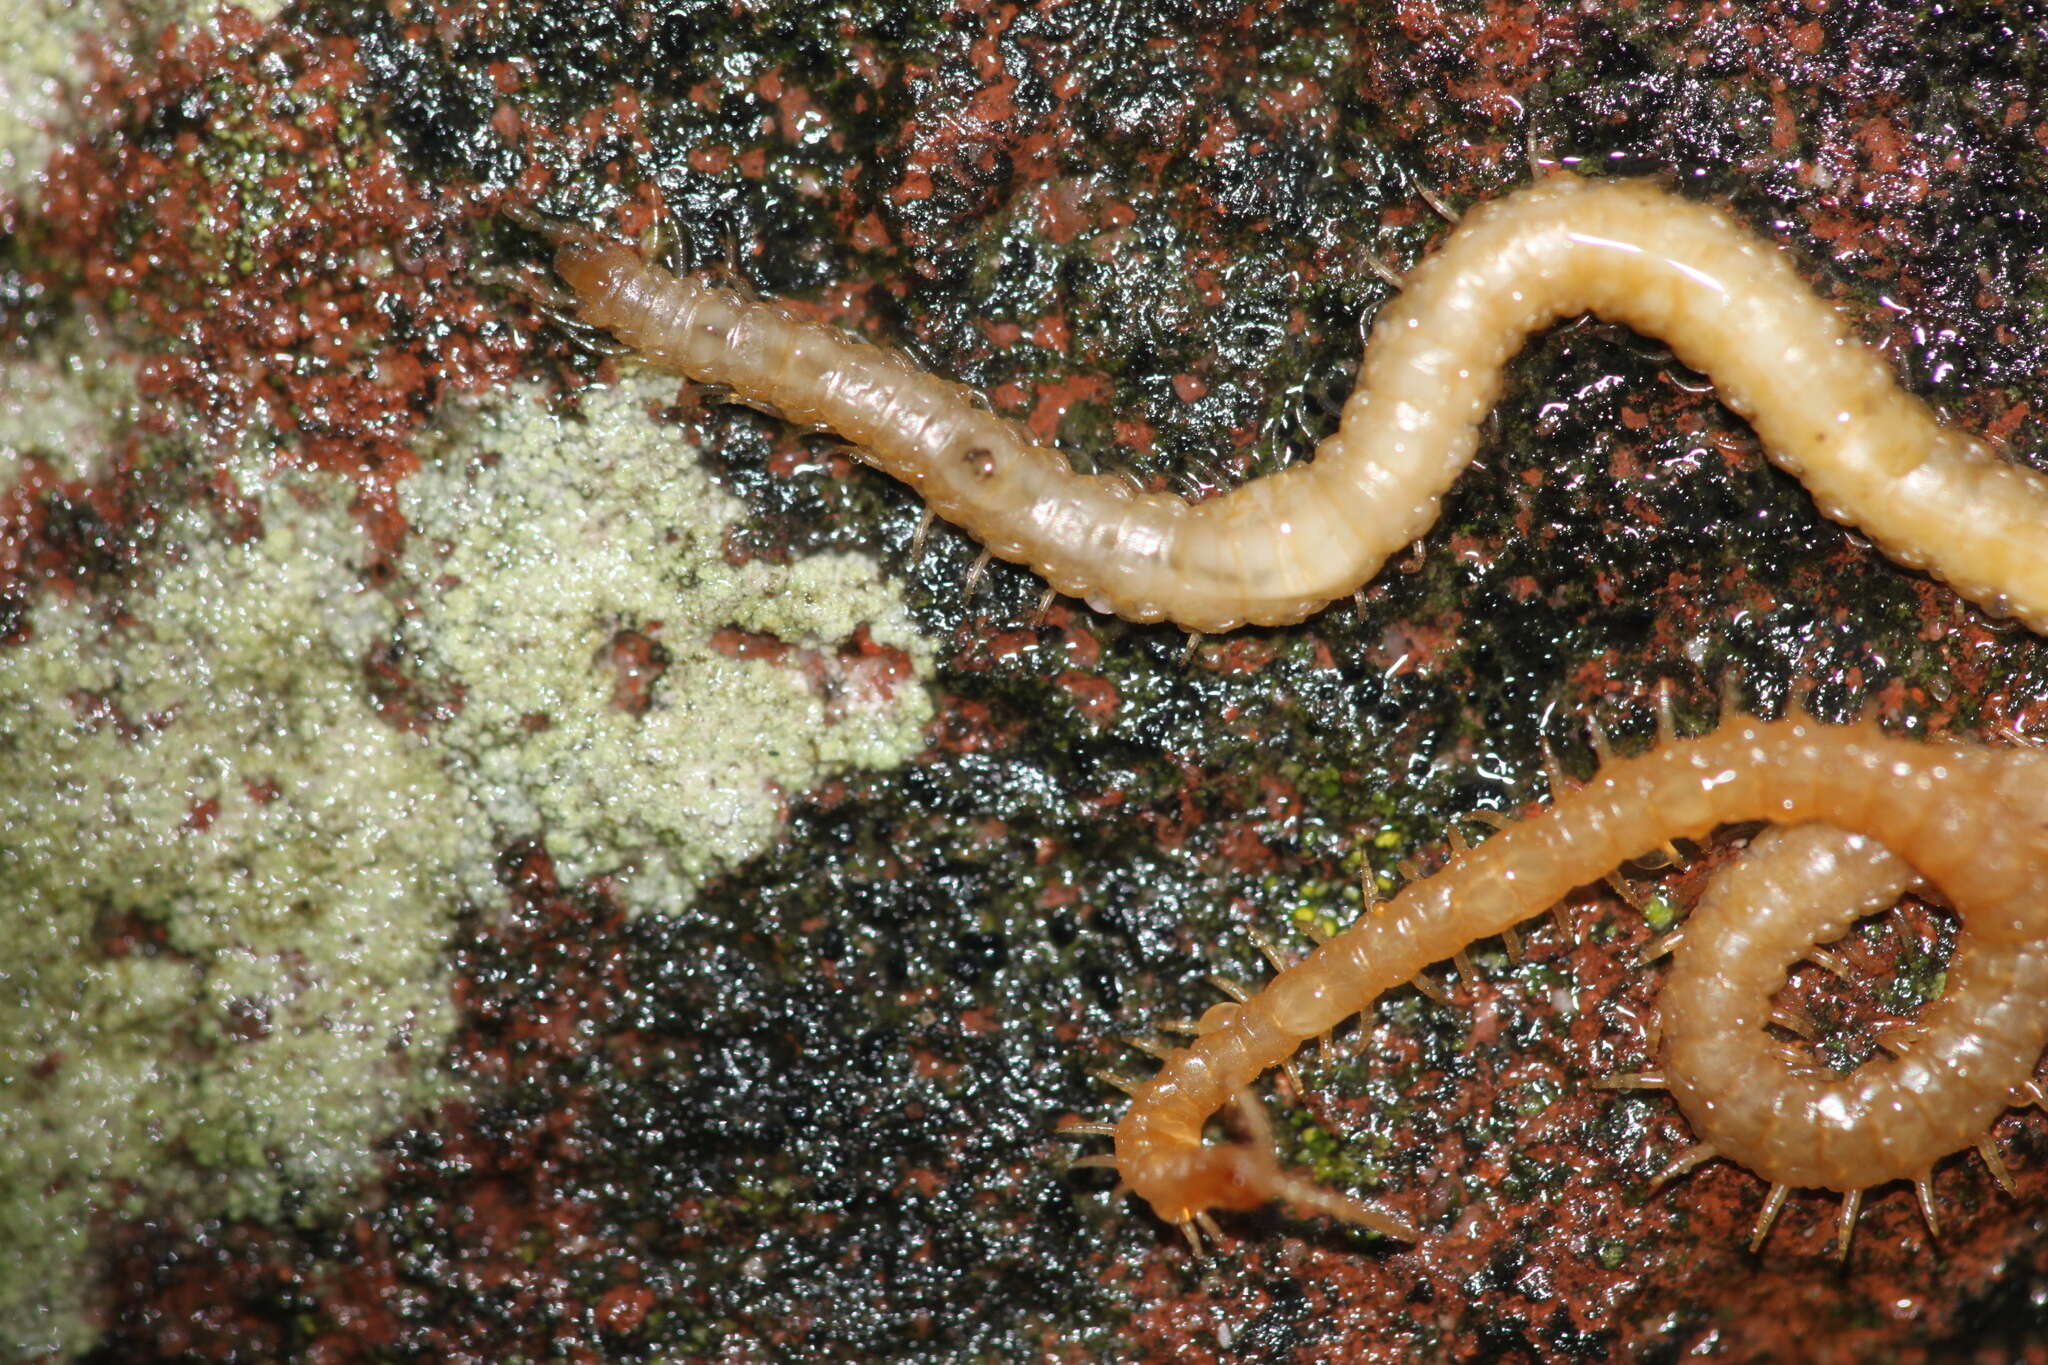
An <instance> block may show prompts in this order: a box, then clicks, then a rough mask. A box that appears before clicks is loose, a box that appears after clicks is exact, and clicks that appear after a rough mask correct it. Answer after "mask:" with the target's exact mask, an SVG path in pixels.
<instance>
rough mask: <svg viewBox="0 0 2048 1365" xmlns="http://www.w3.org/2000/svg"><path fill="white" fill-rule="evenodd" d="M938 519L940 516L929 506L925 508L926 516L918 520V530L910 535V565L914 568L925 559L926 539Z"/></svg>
mask: <svg viewBox="0 0 2048 1365" xmlns="http://www.w3.org/2000/svg"><path fill="white" fill-rule="evenodd" d="M938 519H939V514H938V513H937V512H934V511H933V510H932V509H931V507H930V506H929V505H927V506H926V507H925V509H924V515H923V516H921V517H919V518H918V519H917V529H916V530H915V531H913V532H911V533H910V559H909V563H910V564H911V565H913V566H914V565H915V564H916V563H917V561H918V560H920V559H922V558H924V542H925V538H926V537H927V536H929V535H930V534H931V533H932V523H933V522H935V521H937V520H938Z"/></svg>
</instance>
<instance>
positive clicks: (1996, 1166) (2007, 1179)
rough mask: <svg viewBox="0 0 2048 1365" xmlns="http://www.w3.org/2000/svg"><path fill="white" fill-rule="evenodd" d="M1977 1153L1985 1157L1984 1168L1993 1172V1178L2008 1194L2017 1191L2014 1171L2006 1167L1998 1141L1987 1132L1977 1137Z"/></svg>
mask: <svg viewBox="0 0 2048 1365" xmlns="http://www.w3.org/2000/svg"><path fill="white" fill-rule="evenodd" d="M1977 1155H1978V1156H1980V1157H1983V1158H1984V1169H1985V1170H1987V1171H1989V1172H1991V1178H1992V1179H1993V1180H1996V1181H1997V1182H1998V1188H1999V1189H2001V1190H2004V1191H2005V1192H2006V1193H2007V1194H2012V1193H2015V1188H2014V1186H2013V1183H2012V1172H2011V1171H2008V1170H2006V1169H2005V1160H2004V1158H2003V1157H2001V1156H1999V1155H1998V1143H1997V1142H1996V1141H1995V1140H1994V1139H1993V1138H1992V1136H1991V1134H1989V1133H1986V1134H1985V1135H1984V1136H1983V1137H1980V1138H1978V1139H1977Z"/></svg>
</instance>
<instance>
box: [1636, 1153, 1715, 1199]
mask: <svg viewBox="0 0 2048 1365" xmlns="http://www.w3.org/2000/svg"><path fill="white" fill-rule="evenodd" d="M1719 1155H1721V1153H1720V1150H1719V1149H1718V1148H1716V1147H1715V1146H1714V1144H1713V1143H1711V1142H1696V1143H1694V1144H1693V1145H1692V1146H1690V1147H1688V1148H1686V1149H1685V1150H1684V1151H1682V1152H1680V1153H1679V1154H1678V1155H1677V1156H1675V1157H1673V1158H1672V1159H1671V1162H1670V1164H1669V1165H1667V1166H1666V1167H1665V1168H1664V1169H1663V1170H1662V1171H1659V1172H1658V1173H1657V1178H1656V1179H1655V1180H1652V1181H1651V1182H1650V1193H1651V1194H1655V1193H1656V1192H1657V1191H1659V1190H1661V1189H1663V1188H1664V1187H1665V1186H1666V1185H1669V1184H1670V1183H1671V1182H1672V1181H1674V1180H1676V1179H1678V1177H1680V1176H1682V1175H1684V1174H1685V1173H1686V1172H1687V1171H1690V1170H1692V1169H1693V1168H1694V1167H1695V1166H1699V1165H1703V1164H1704V1163H1706V1162H1709V1161H1712V1160H1713V1159H1714V1158H1715V1157H1717V1156H1719Z"/></svg>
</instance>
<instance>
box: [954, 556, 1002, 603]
mask: <svg viewBox="0 0 2048 1365" xmlns="http://www.w3.org/2000/svg"><path fill="white" fill-rule="evenodd" d="M993 558H995V556H994V555H992V554H990V553H989V552H988V551H987V550H983V551H982V552H981V553H980V554H978V555H976V556H975V557H974V564H973V565H972V567H970V568H969V569H968V570H967V581H966V583H964V584H962V585H961V592H960V600H961V601H962V602H963V603H966V602H972V601H973V600H974V590H975V589H976V588H978V587H980V586H981V577H982V575H983V574H985V573H987V572H988V562H989V560H991V559H993Z"/></svg>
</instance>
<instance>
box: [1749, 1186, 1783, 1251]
mask: <svg viewBox="0 0 2048 1365" xmlns="http://www.w3.org/2000/svg"><path fill="white" fill-rule="evenodd" d="M1790 1193H1792V1187H1791V1186H1790V1185H1786V1184H1782V1183H1774V1184H1772V1186H1771V1192H1770V1193H1769V1194H1767V1195H1765V1196H1764V1206H1763V1208H1762V1209H1760V1210H1758V1212H1757V1215H1756V1227H1755V1228H1753V1229H1751V1231H1750V1234H1749V1252H1750V1255H1752V1256H1754V1255H1755V1254H1756V1253H1757V1252H1759V1251H1761V1250H1763V1246H1764V1239H1765V1238H1766V1237H1769V1236H1770V1235H1771V1224H1773V1223H1775V1222H1777V1221H1778V1211H1779V1210H1780V1209H1782V1208H1784V1207H1785V1196H1786V1195H1788V1194H1790Z"/></svg>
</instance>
